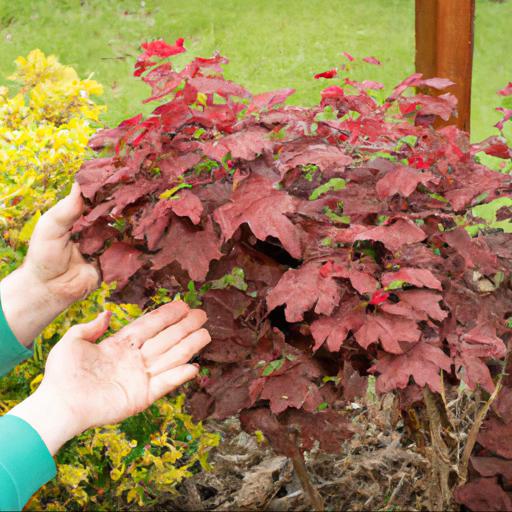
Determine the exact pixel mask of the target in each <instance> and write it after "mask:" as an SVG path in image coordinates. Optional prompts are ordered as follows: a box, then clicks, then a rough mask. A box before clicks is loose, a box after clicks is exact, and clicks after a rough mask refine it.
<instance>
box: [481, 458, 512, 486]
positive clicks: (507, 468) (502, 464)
mask: <svg viewBox="0 0 512 512" xmlns="http://www.w3.org/2000/svg"><path fill="white" fill-rule="evenodd" d="M471 465H472V466H473V469H474V470H475V471H477V472H478V474H479V475H480V476H484V477H490V476H499V475H503V476H504V477H505V479H506V480H508V481H509V482H512V463H511V462H510V461H509V460H504V459H499V458H498V457H475V456H473V457H471Z"/></svg>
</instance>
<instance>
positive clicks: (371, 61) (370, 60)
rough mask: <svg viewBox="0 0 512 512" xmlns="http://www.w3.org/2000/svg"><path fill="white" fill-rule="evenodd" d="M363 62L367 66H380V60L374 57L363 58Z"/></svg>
mask: <svg viewBox="0 0 512 512" xmlns="http://www.w3.org/2000/svg"><path fill="white" fill-rule="evenodd" d="M363 61H364V62H367V63H368V64H373V65H374V66H380V65H381V62H380V60H378V59H376V58H375V57H363Z"/></svg>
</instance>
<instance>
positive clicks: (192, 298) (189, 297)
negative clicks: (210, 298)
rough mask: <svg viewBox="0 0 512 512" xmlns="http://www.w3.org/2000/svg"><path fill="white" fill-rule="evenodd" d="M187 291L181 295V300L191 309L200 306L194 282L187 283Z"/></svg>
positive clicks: (200, 302)
mask: <svg viewBox="0 0 512 512" xmlns="http://www.w3.org/2000/svg"><path fill="white" fill-rule="evenodd" d="M187 288H188V291H186V292H185V293H184V294H183V300H184V301H185V302H186V303H187V304H188V305H189V306H190V307H191V308H197V307H199V306H200V305H201V304H202V301H201V298H200V296H199V293H198V291H197V290H196V284H195V283H194V281H189V282H188V286H187Z"/></svg>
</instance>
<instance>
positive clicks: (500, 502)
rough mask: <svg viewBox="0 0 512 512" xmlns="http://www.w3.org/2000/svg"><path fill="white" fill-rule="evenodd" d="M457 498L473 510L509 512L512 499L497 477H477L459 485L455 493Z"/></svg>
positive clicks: (477, 511)
mask: <svg viewBox="0 0 512 512" xmlns="http://www.w3.org/2000/svg"><path fill="white" fill-rule="evenodd" d="M453 496H454V498H455V500H456V501H457V502H458V503H461V504H462V505H464V506H465V507H467V508H468V509H469V510H471V511H473V512H479V511H481V510H485V511H486V512H491V511H496V512H509V511H511V510H512V500H511V499H510V497H509V495H508V494H507V493H506V492H505V491H504V490H503V489H502V488H501V487H500V486H499V485H498V483H497V482H496V478H477V479H476V480H473V481H472V482H469V483H467V484H466V485H463V486H462V487H458V488H457V489H455V492H454V494H453Z"/></svg>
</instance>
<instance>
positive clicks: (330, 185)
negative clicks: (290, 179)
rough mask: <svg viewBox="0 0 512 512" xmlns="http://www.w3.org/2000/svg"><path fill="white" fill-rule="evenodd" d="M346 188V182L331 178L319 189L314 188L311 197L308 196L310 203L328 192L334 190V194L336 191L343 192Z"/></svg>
mask: <svg viewBox="0 0 512 512" xmlns="http://www.w3.org/2000/svg"><path fill="white" fill-rule="evenodd" d="M346 186H347V182H346V181H345V180H344V179H343V178H331V179H330V180H329V181H327V182H326V183H323V184H322V185H320V186H319V187H316V188H315V190H313V192H311V195H310V196H309V200H310V201H315V200H316V199H318V198H319V197H320V196H321V195H322V194H325V193H327V192H329V191H330V190H334V191H335V192H336V191H338V190H343V189H344V188H345V187H346Z"/></svg>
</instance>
